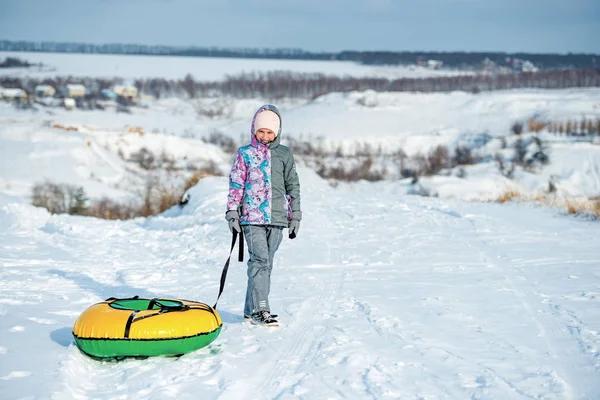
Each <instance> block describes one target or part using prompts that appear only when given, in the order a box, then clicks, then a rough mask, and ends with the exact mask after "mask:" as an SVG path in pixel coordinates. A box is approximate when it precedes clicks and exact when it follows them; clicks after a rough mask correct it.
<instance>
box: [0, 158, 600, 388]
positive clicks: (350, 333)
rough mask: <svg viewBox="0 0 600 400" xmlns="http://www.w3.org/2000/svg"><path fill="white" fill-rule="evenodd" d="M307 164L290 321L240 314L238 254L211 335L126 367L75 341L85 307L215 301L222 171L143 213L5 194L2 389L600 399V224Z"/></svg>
mask: <svg viewBox="0 0 600 400" xmlns="http://www.w3.org/2000/svg"><path fill="white" fill-rule="evenodd" d="M299 173H300V179H301V183H302V185H303V193H302V194H303V211H304V215H305V218H304V221H303V222H302V226H301V229H300V233H299V236H298V238H297V239H295V240H293V241H292V240H289V239H287V238H286V239H284V242H283V244H282V246H281V248H280V250H279V252H278V253H277V255H276V258H275V269H274V271H273V283H272V290H271V303H272V307H273V311H274V312H276V313H278V314H280V315H281V326H280V327H279V328H264V327H257V326H252V325H250V324H248V323H246V322H243V319H242V311H243V309H242V307H243V298H244V294H245V284H246V274H245V265H243V264H239V263H233V264H232V266H231V268H230V272H229V276H228V280H227V285H226V288H225V292H224V294H223V296H222V297H221V300H220V303H219V306H218V308H217V309H218V311H219V313H220V315H221V317H222V319H223V321H224V327H223V331H222V333H221V335H220V336H219V337H218V338H217V340H216V341H215V342H213V343H212V344H211V345H210V346H208V347H206V348H204V349H200V350H198V351H196V352H193V353H190V354H187V355H184V356H182V357H180V358H162V357H158V358H151V359H147V360H131V361H124V362H118V363H108V362H97V361H93V360H91V359H89V358H87V357H86V356H84V355H82V354H81V353H80V352H79V351H78V350H77V348H76V347H75V346H74V345H73V342H72V337H71V329H72V326H73V323H74V321H75V319H76V318H77V316H78V315H79V314H80V313H81V312H82V311H83V310H85V309H86V308H87V307H88V306H90V305H91V304H93V303H95V302H98V301H101V300H103V299H106V298H108V297H111V296H132V295H140V296H148V297H155V296H163V297H167V296H169V297H176V298H187V299H195V300H199V301H204V302H207V303H209V304H212V302H213V301H214V299H215V298H216V295H217V291H218V284H219V277H220V273H221V268H222V266H223V263H224V261H225V258H226V257H227V253H228V250H229V241H230V234H229V231H228V229H227V225H226V223H225V221H224V220H223V210H224V207H225V202H226V190H227V179H226V178H224V177H217V178H206V179H203V180H202V181H200V183H199V184H198V185H197V186H196V187H194V188H193V189H191V191H190V195H191V199H190V202H189V203H188V205H187V206H185V207H184V208H183V209H179V208H178V207H175V208H173V209H171V210H168V211H167V212H166V213H164V214H163V215H159V216H156V217H151V218H148V219H136V220H131V221H104V220H98V219H94V218H86V217H76V216H68V215H49V214H48V213H47V212H46V211H45V210H43V209H38V208H34V207H32V206H30V205H28V204H26V203H25V202H24V201H22V200H21V199H20V198H15V197H11V196H7V195H0V243H1V244H2V246H0V287H1V288H2V290H0V321H1V324H0V391H1V392H2V393H3V397H5V398H11V399H12V398H56V399H82V398H94V399H115V398H144V399H165V398H177V399H197V398H204V399H234V398H241V399H243V398H247V399H252V398H281V399H287V398H301V399H302V398H305V399H325V398H381V399H384V398H403V399H404V398H407V399H408V398H410V399H412V398H415V399H417V398H421V399H441V398H456V399H464V398H482V399H483V398H493V399H500V398H502V399H508V398H511V399H530V398H544V399H597V398H598V397H600V379H598V377H599V376H600V335H599V332H600V302H599V301H600V286H599V285H598V282H599V278H600V259H599V258H598V256H599V255H600V254H599V253H598V244H597V238H596V237H597V230H598V225H597V222H589V221H587V220H584V219H579V218H570V217H564V216H562V215H560V212H559V211H557V210H555V209H550V208H542V207H537V206H533V205H524V204H509V205H500V204H493V203H465V202H461V201H455V200H443V199H436V198H423V197H417V196H406V195H405V194H404V189H403V188H402V187H401V185H399V184H390V183H389V182H379V183H375V184H369V183H357V184H352V185H349V184H348V185H340V186H339V187H338V188H336V189H334V188H332V187H330V186H328V185H327V184H326V183H325V182H324V181H322V180H321V179H320V178H319V177H318V176H316V175H315V174H314V173H313V172H311V171H309V170H306V169H303V168H299Z"/></svg>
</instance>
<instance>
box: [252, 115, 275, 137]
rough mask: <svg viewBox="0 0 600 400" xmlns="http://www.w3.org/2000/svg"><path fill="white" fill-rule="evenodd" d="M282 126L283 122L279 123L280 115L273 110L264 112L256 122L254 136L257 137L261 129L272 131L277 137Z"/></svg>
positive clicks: (257, 117)
mask: <svg viewBox="0 0 600 400" xmlns="http://www.w3.org/2000/svg"><path fill="white" fill-rule="evenodd" d="M280 126H281V122H280V121H279V115H277V114H276V113H274V112H273V111H271V110H264V111H261V112H260V113H258V115H257V116H256V119H255V120H254V134H255V135H256V131H257V130H259V129H262V128H267V129H270V130H272V131H273V132H274V133H275V136H276V137H277V135H278V134H279V127H280Z"/></svg>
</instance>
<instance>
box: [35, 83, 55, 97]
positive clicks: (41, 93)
mask: <svg viewBox="0 0 600 400" xmlns="http://www.w3.org/2000/svg"><path fill="white" fill-rule="evenodd" d="M55 93H56V89H54V88H53V87H52V86H50V85H37V86H36V87H35V95H36V96H38V97H52V96H54V94H55Z"/></svg>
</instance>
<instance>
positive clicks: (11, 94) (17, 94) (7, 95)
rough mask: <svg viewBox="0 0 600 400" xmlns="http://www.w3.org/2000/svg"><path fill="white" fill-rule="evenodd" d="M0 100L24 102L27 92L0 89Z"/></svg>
mask: <svg viewBox="0 0 600 400" xmlns="http://www.w3.org/2000/svg"><path fill="white" fill-rule="evenodd" d="M0 98H2V99H4V100H9V101H10V100H26V99H27V92H26V91H24V90H23V89H6V88H0Z"/></svg>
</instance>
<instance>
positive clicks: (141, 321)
mask: <svg viewBox="0 0 600 400" xmlns="http://www.w3.org/2000/svg"><path fill="white" fill-rule="evenodd" d="M222 326H223V322H222V321H221V317H220V316H219V314H218V313H217V311H216V310H215V309H213V308H212V307H210V306H209V305H207V304H204V303H198V302H195V301H188V300H177V299H158V298H157V299H140V298H139V297H137V296H135V297H133V298H128V299H115V298H110V299H107V300H106V301H103V302H101V303H97V304H94V305H93V306H91V307H89V308H88V309H87V310H85V311H84V312H83V313H82V314H81V315H80V316H79V318H77V321H75V326H74V327H73V336H74V337H75V343H76V345H77V347H79V349H80V350H81V351H82V352H83V353H85V354H87V355H89V356H91V357H93V358H99V359H106V358H116V359H121V358H126V357H150V356H160V355H167V356H176V355H181V354H185V353H188V352H190V351H194V350H197V349H199V348H202V347H204V346H207V345H209V344H210V343H211V342H212V341H213V340H215V339H216V338H217V336H219V333H220V332H221V327H222Z"/></svg>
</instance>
